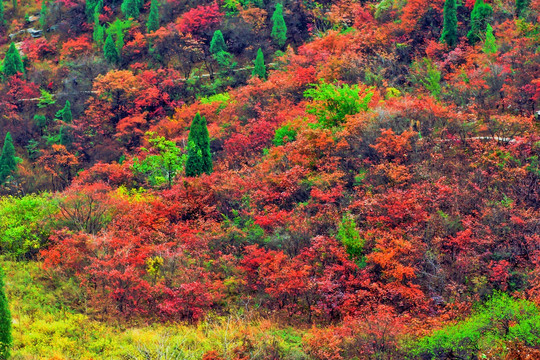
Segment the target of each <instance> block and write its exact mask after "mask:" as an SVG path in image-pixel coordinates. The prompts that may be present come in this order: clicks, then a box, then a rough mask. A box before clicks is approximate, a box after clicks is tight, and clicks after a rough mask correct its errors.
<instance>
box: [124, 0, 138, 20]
mask: <svg viewBox="0 0 540 360" xmlns="http://www.w3.org/2000/svg"><path fill="white" fill-rule="evenodd" d="M121 9H122V13H123V14H124V16H125V17H126V19H130V18H133V19H138V18H139V15H140V12H139V3H138V1H137V0H124V1H123V2H122V6H121Z"/></svg>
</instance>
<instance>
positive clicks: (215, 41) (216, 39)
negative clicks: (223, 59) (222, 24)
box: [210, 30, 227, 55]
mask: <svg viewBox="0 0 540 360" xmlns="http://www.w3.org/2000/svg"><path fill="white" fill-rule="evenodd" d="M222 51H227V45H225V39H224V38H223V33H222V32H221V30H216V31H215V32H214V35H213V36H212V40H211V41H210V52H211V53H212V54H214V55H216V54H218V53H220V52H222Z"/></svg>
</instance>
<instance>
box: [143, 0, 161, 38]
mask: <svg viewBox="0 0 540 360" xmlns="http://www.w3.org/2000/svg"><path fill="white" fill-rule="evenodd" d="M157 29H159V8H158V2H157V0H152V2H151V3H150V13H149V14H148V21H147V22H146V30H147V31H148V32H149V33H151V32H154V31H156V30H157Z"/></svg>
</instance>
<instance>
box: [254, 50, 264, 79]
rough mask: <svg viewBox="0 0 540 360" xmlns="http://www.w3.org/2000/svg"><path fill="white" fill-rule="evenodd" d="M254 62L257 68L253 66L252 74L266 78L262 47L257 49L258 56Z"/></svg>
mask: <svg viewBox="0 0 540 360" xmlns="http://www.w3.org/2000/svg"><path fill="white" fill-rule="evenodd" d="M253 63H254V64H255V68H253V73H252V75H253V76H258V77H259V78H261V79H263V80H265V79H266V65H264V54H263V52H262V50H261V49H260V48H259V50H257V57H256V58H255V61H254V62H253Z"/></svg>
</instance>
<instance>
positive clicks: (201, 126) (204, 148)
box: [186, 113, 212, 176]
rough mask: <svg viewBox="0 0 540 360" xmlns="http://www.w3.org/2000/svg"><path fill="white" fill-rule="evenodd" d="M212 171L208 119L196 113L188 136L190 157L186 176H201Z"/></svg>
mask: <svg viewBox="0 0 540 360" xmlns="http://www.w3.org/2000/svg"><path fill="white" fill-rule="evenodd" d="M211 172H212V156H211V154H210V139H209V136H208V127H207V125H206V119H205V118H204V117H201V115H200V114H199V113H197V115H195V118H194V119H193V122H192V123H191V127H190V129H189V136H188V159H187V162H186V176H199V175H201V174H203V173H207V174H210V173H211Z"/></svg>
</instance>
